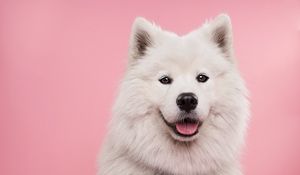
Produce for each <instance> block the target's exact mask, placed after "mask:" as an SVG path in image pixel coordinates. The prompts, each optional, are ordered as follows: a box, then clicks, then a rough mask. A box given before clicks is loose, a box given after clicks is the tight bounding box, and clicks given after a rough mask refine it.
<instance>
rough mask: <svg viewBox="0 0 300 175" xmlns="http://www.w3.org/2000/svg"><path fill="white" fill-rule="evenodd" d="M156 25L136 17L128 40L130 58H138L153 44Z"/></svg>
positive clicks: (156, 29)
mask: <svg viewBox="0 0 300 175" xmlns="http://www.w3.org/2000/svg"><path fill="white" fill-rule="evenodd" d="M157 31H158V27H156V26H155V25H154V24H152V23H150V22H149V21H147V20H146V19H144V18H142V17H137V18H136V19H135V21H134V23H133V25H132V32H131V36H130V41H129V57H130V59H139V58H142V57H143V56H144V55H146V54H147V50H148V49H149V48H150V47H153V46H154V44H155V43H154V37H155V35H156V33H157Z"/></svg>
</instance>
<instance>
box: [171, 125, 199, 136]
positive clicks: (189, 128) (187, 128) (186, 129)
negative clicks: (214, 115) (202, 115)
mask: <svg viewBox="0 0 300 175" xmlns="http://www.w3.org/2000/svg"><path fill="white" fill-rule="evenodd" d="M197 128H198V123H177V124H176V129H177V131H178V132H179V133H180V134H183V135H192V134H194V133H195V132H196V131H197Z"/></svg>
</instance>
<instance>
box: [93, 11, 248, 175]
mask: <svg viewBox="0 0 300 175" xmlns="http://www.w3.org/2000/svg"><path fill="white" fill-rule="evenodd" d="M217 28H222V29H224V30H225V31H226V38H225V39H226V46H224V47H226V48H225V51H224V52H222V50H221V49H220V48H219V47H218V45H217V44H216V43H215V42H214V41H213V36H214V35H215V33H214V31H216V30H215V29H217ZM140 30H143V31H145V32H147V33H148V34H149V36H150V38H151V41H152V45H151V46H149V47H147V50H146V53H145V55H142V56H141V55H139V54H138V53H137V49H136V44H137V43H136V40H135V34H136V32H138V31H140ZM198 73H205V74H207V75H208V76H209V77H210V78H209V80H208V81H207V82H206V83H199V82H197V81H196V79H195V77H196V76H197V74H198ZM162 75H169V76H171V77H172V78H173V83H172V84H170V85H163V84H161V83H160V82H159V81H158V79H159V78H160V77H161V76H162ZM182 92H193V93H195V94H196V95H197V96H198V106H197V108H196V110H195V111H196V112H197V114H198V116H199V118H200V120H202V121H204V122H203V125H202V126H201V127H200V129H199V133H198V134H197V135H195V136H193V137H191V138H181V137H179V136H177V135H176V134H174V132H173V131H172V130H171V129H170V128H169V127H168V126H167V125H166V124H165V123H164V122H163V120H162V118H161V116H160V114H159V111H161V113H162V115H163V116H164V117H165V119H166V120H167V121H169V122H172V121H175V120H176V119H177V117H178V113H179V109H178V107H177V105H176V102H175V101H176V97H177V96H178V95H179V94H180V93H182ZM247 120H248V101H247V90H246V88H245V86H244V83H243V80H242V78H241V76H240V75H239V72H238V69H237V66H236V63H235V60H234V56H233V48H232V34H231V23H230V19H229V17H228V16H227V15H220V16H218V17H216V18H215V19H213V20H211V21H208V22H207V23H205V24H204V25H203V26H202V27H201V28H199V29H197V30H195V31H193V32H191V33H189V34H187V35H185V36H178V35H176V34H174V33H171V32H167V31H164V30H162V29H160V28H159V27H157V26H155V25H154V24H152V23H149V22H148V21H146V20H145V19H143V18H137V19H136V21H135V22H134V24H133V29H132V35H131V39H130V49H129V64H128V69H127V72H126V75H125V77H124V80H123V82H122V84H121V87H120V93H119V95H118V98H117V100H116V103H115V105H114V109H113V117H112V120H111V123H110V129H109V133H108V135H107V137H106V139H105V143H104V145H103V149H102V152H101V157H100V160H99V164H100V168H99V172H98V174H99V175H154V174H163V175H171V174H172V175H241V174H242V173H241V171H240V166H239V161H238V160H239V158H238V156H239V152H240V147H241V145H242V144H243V140H244V135H245V129H246V125H247Z"/></svg>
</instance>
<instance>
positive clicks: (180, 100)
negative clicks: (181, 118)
mask: <svg viewBox="0 0 300 175" xmlns="http://www.w3.org/2000/svg"><path fill="white" fill-rule="evenodd" d="M176 104H177V106H178V107H179V109H180V110H182V111H186V112H190V111H191V110H194V109H195V108H196V107H197V104H198V99H197V96H196V95H195V94H193V93H182V94H180V95H179V96H178V97H177V100H176Z"/></svg>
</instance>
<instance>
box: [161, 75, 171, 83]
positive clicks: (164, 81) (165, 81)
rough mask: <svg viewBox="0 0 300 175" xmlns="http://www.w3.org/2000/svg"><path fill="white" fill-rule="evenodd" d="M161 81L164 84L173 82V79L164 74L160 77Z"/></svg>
mask: <svg viewBox="0 0 300 175" xmlns="http://www.w3.org/2000/svg"><path fill="white" fill-rule="evenodd" d="M159 81H160V82H161V83H162V84H171V83H172V79H171V78H170V77H168V76H163V77H161V78H160V79H159Z"/></svg>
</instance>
